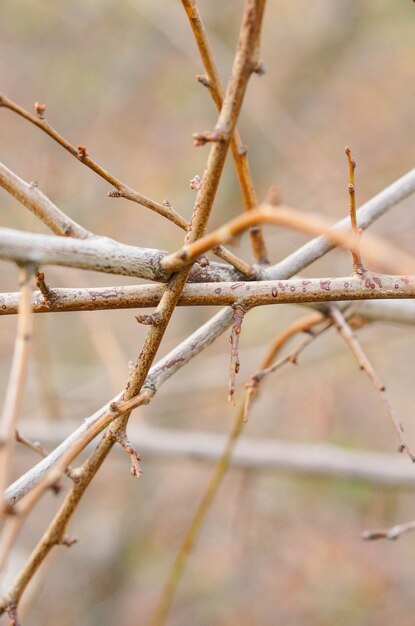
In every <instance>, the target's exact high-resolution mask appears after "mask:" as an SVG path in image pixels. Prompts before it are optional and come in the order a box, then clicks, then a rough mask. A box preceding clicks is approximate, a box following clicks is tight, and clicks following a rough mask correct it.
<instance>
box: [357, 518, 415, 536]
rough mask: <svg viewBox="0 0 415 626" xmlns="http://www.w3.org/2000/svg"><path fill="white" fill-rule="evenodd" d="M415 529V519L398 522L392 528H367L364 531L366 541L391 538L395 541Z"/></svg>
mask: <svg viewBox="0 0 415 626" xmlns="http://www.w3.org/2000/svg"><path fill="white" fill-rule="evenodd" d="M414 530H415V521H413V522H406V524H397V525H396V526H392V527H391V528H377V529H376V530H365V531H364V532H363V533H362V539H364V541H373V540H375V539H389V540H390V541H395V540H396V539H399V537H401V536H402V535H404V534H405V533H411V532H413V531H414Z"/></svg>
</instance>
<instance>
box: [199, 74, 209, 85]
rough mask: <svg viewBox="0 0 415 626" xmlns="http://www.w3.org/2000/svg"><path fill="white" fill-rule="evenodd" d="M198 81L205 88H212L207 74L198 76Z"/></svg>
mask: <svg viewBox="0 0 415 626" xmlns="http://www.w3.org/2000/svg"><path fill="white" fill-rule="evenodd" d="M196 80H197V81H198V82H199V83H200V84H201V85H203V86H204V87H210V80H209V78H208V77H207V76H206V74H196Z"/></svg>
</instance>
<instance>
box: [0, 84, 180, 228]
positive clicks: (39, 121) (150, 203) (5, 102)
mask: <svg viewBox="0 0 415 626" xmlns="http://www.w3.org/2000/svg"><path fill="white" fill-rule="evenodd" d="M2 106H3V107H5V108H7V109H10V110H11V111H13V112H14V113H17V114H18V115H20V116H21V117H23V118H24V119H26V120H28V121H29V122H31V123H32V124H34V125H35V126H37V127H38V128H40V129H41V130H43V131H44V132H45V133H46V134H47V135H49V137H51V138H52V139H54V141H56V142H57V143H58V144H59V145H61V146H62V148H64V149H65V150H66V151H67V152H69V153H70V154H72V156H74V157H75V158H76V159H78V161H80V162H81V163H83V164H84V165H86V166H87V167H89V169H91V170H92V171H93V172H95V173H96V174H98V176H100V177H101V178H103V179H104V180H106V181H107V182H108V183H109V184H110V185H112V186H113V187H115V189H116V190H117V191H116V192H109V194H108V195H109V196H111V197H116V198H120V197H122V198H127V199H128V200H132V201H133V202H137V203H138V204H141V205H142V206H145V207H147V208H148V209H151V210H152V211H155V212H156V213H158V214H159V215H162V216H163V217H165V218H167V219H168V220H170V221H171V222H173V223H174V224H176V225H177V226H180V228H186V227H187V222H186V220H185V219H184V218H183V217H181V215H179V214H178V213H176V211H175V210H174V209H173V208H171V207H170V206H165V205H163V204H160V203H158V202H155V201H154V200H151V199H150V198H147V197H146V196H144V195H143V194H141V193H139V192H138V191H135V190H134V189H132V188H131V187H128V185H126V184H125V183H123V182H122V181H120V180H118V178H115V176H113V175H112V174H110V173H109V172H107V171H106V170H105V169H104V168H103V167H101V166H100V165H98V163H97V162H96V161H94V160H93V159H91V157H90V156H89V154H88V151H87V150H86V148H85V146H81V145H79V146H77V147H75V146H73V145H72V144H71V143H69V141H68V140H67V139H65V138H64V137H62V135H60V134H59V133H58V132H57V131H56V130H55V129H54V128H52V126H50V124H49V123H48V122H47V121H46V119H45V115H44V112H43V115H42V117H40V116H39V115H32V114H31V113H29V112H28V111H26V110H25V109H24V108H23V107H21V106H19V105H18V104H16V103H15V102H13V101H12V100H10V99H9V98H6V96H4V95H2V94H0V107H2ZM43 106H44V105H43Z"/></svg>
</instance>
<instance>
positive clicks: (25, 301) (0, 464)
mask: <svg viewBox="0 0 415 626" xmlns="http://www.w3.org/2000/svg"><path fill="white" fill-rule="evenodd" d="M32 274H33V271H32V269H31V268H27V267H22V268H21V270H20V272H19V284H20V294H21V298H20V304H19V315H18V319H17V332H16V341H15V346H14V353H13V361H12V365H11V370H10V378H9V383H8V386H7V390H6V397H5V400H4V406H3V413H2V417H1V430H0V498H1V509H2V510H4V504H5V503H4V489H5V487H6V485H7V479H8V475H9V471H10V463H11V459H12V450H13V443H14V433H15V429H16V425H17V420H18V418H19V413H20V408H21V404H22V399H23V391H24V383H25V378H26V372H27V365H28V359H29V346H30V340H31V338H32V315H31V297H30V293H31V278H32ZM0 567H1V565H0Z"/></svg>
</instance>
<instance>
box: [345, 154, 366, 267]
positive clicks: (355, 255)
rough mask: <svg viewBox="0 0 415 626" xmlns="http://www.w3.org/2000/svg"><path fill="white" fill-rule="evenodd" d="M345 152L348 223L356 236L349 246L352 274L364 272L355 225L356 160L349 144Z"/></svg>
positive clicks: (357, 231) (359, 234)
mask: <svg viewBox="0 0 415 626" xmlns="http://www.w3.org/2000/svg"><path fill="white" fill-rule="evenodd" d="M345 153H346V156H347V160H348V163H349V200H350V205H349V207H350V223H351V225H352V231H353V233H354V234H355V236H356V244H355V245H354V246H353V247H352V248H351V253H352V259H353V274H360V275H361V274H363V273H364V267H363V265H362V259H361V257H360V246H359V237H360V236H361V231H359V229H358V227H357V219H356V190H355V183H354V171H355V169H356V161H355V160H354V159H352V155H351V153H350V148H349V146H347V147H346V148H345Z"/></svg>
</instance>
